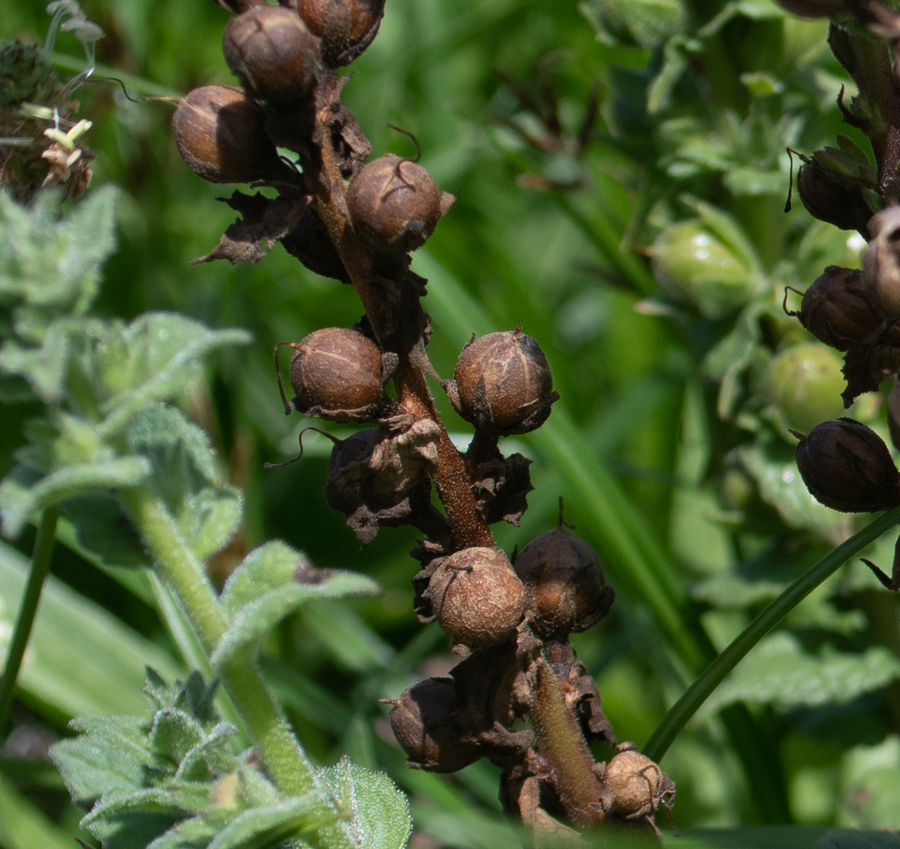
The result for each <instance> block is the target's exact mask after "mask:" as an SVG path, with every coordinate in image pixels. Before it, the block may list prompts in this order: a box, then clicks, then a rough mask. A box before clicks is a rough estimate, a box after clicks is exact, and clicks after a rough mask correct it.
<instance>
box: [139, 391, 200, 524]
mask: <svg viewBox="0 0 900 849" xmlns="http://www.w3.org/2000/svg"><path fill="white" fill-rule="evenodd" d="M128 443H129V446H130V448H131V450H132V451H133V452H134V453H135V454H139V455H141V456H142V457H145V458H146V459H147V460H148V461H149V463H150V469H151V472H150V480H149V484H150V486H151V488H152V489H153V491H154V492H155V493H156V495H157V497H159V498H160V499H161V500H162V501H163V502H165V504H166V506H167V507H168V508H169V510H170V511H171V512H172V514H173V515H175V516H177V515H180V513H181V511H182V509H183V504H184V502H185V500H186V499H187V498H188V497H189V496H190V495H191V494H192V493H195V492H198V491H199V490H201V489H203V488H204V487H207V486H210V485H212V484H214V483H215V482H216V465H215V455H214V454H213V452H212V450H211V448H210V446H209V440H208V439H207V437H206V434H205V433H204V432H203V431H202V430H201V429H200V428H199V427H197V425H195V424H192V423H191V422H189V421H188V420H187V418H186V417H185V416H184V414H183V413H182V412H181V411H180V410H177V409H175V408H174V407H168V406H165V405H163V404H154V405H153V406H150V407H147V408H146V409H144V410H142V411H141V412H140V413H138V414H137V415H136V416H134V418H133V419H132V420H131V423H130V425H129V428H128Z"/></svg>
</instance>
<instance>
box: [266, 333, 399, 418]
mask: <svg viewBox="0 0 900 849" xmlns="http://www.w3.org/2000/svg"><path fill="white" fill-rule="evenodd" d="M282 345H287V346H288V347H290V348H293V349H294V350H295V351H296V352H297V353H296V354H294V357H293V359H292V360H291V388H292V389H293V390H294V393H295V397H294V398H293V399H292V400H291V401H290V402H289V401H287V399H286V398H285V396H284V391H283V390H282V400H283V401H284V405H285V412H286V413H290V412H291V411H292V410H298V411H299V412H301V413H305V414H306V415H310V416H318V417H319V418H323V419H329V420H331V421H344V422H347V421H366V420H369V419H370V417H374V414H375V412H376V411H377V409H378V407H379V406H380V404H381V402H382V400H383V398H384V392H383V378H384V366H383V359H382V356H381V352H380V351H379V350H378V347H377V346H376V345H375V343H374V342H372V341H371V340H370V339H368V338H367V337H365V336H363V335H362V333H359V332H358V331H356V330H350V329H348V328H345V327H325V328H323V329H322V330H315V331H313V332H312V333H310V334H309V336H307V337H306V338H304V339H303V340H302V341H300V342H279V343H278V344H277V345H276V346H275V358H276V359H275V364H276V367H277V365H278V359H277V358H278V349H279V348H280V347H281V346H282ZM278 381H279V386H281V373H280V372H278Z"/></svg>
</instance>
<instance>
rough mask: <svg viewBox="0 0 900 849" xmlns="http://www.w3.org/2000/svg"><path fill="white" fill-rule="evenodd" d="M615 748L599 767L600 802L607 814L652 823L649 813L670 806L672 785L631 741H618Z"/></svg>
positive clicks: (673, 785) (672, 798)
mask: <svg viewBox="0 0 900 849" xmlns="http://www.w3.org/2000/svg"><path fill="white" fill-rule="evenodd" d="M616 748H617V749H618V754H617V755H616V756H615V757H614V758H613V759H612V760H611V761H610V762H609V763H608V764H607V765H606V767H605V768H602V769H601V770H600V772H601V775H600V780H601V781H602V783H603V795H602V797H601V800H600V804H601V806H602V807H603V809H604V810H605V811H606V812H607V813H609V814H613V815H616V816H619V817H622V818H623V819H629V820H631V819H639V818H641V817H644V818H646V819H647V820H648V821H649V822H650V823H651V824H653V814H654V813H656V809H657V808H658V807H659V806H660V805H663V806H664V807H665V808H666V809H671V807H672V805H673V803H674V799H675V784H674V783H673V782H672V780H671V779H670V778H669V777H668V776H667V775H666V774H665V773H664V772H663V771H662V770H661V769H660V768H659V767H658V766H657V765H656V764H655V763H654V762H653V761H651V760H650V758H648V757H647V756H646V755H642V754H641V753H640V752H638V751H637V747H636V746H635V745H634V743H620V744H619V745H618V746H617V747H616ZM653 827H654V829H656V826H655V825H654V826H653Z"/></svg>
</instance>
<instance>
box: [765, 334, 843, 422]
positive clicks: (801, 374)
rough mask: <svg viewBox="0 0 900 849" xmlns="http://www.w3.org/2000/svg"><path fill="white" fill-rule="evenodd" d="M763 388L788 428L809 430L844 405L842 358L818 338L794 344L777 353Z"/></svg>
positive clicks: (767, 370) (837, 412) (766, 375)
mask: <svg viewBox="0 0 900 849" xmlns="http://www.w3.org/2000/svg"><path fill="white" fill-rule="evenodd" d="M761 388H762V394H763V395H765V396H766V397H767V399H768V400H769V401H770V402H771V403H772V404H774V406H775V408H776V409H777V410H778V411H779V412H780V413H781V416H782V417H783V425H785V426H786V427H787V429H791V428H793V429H794V430H801V431H808V430H810V429H811V428H814V427H815V426H816V425H817V424H819V422H822V421H825V420H826V419H833V418H836V417H837V416H839V415H840V414H841V411H842V410H843V409H844V403H843V401H842V400H841V392H842V391H843V389H844V378H843V376H842V375H841V361H840V359H839V357H838V355H837V354H836V353H835V352H834V351H832V350H830V349H829V348H826V347H825V346H824V345H820V344H819V343H818V342H809V343H806V344H803V345H792V346H791V347H789V348H785V350H783V351H782V352H781V353H779V354H778V355H776V356H775V357H773V358H772V361H771V362H770V363H769V366H768V368H767V369H766V373H765V376H764V377H763V381H762V387H761Z"/></svg>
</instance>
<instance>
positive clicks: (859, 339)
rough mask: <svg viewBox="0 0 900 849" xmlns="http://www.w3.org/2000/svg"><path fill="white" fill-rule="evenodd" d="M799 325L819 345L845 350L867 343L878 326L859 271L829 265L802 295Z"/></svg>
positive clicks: (878, 316) (878, 318) (878, 321)
mask: <svg viewBox="0 0 900 849" xmlns="http://www.w3.org/2000/svg"><path fill="white" fill-rule="evenodd" d="M789 315H796V316H797V318H799V319H800V323H801V324H802V325H803V326H804V327H805V328H806V329H807V330H808V331H809V332H810V333H812V335H813V336H815V337H816V339H818V340H819V341H821V342H824V343H825V344H826V345H830V346H831V347H832V348H837V350H838V351H847V350H849V349H850V348H853V347H856V346H857V345H861V344H863V343H864V342H866V340H868V339H869V338H870V337H871V336H872V335H873V334H874V333H875V332H876V331H877V330H878V329H879V328H880V327H881V325H882V319H881V316H880V315H879V313H878V310H876V308H875V306H874V305H873V304H872V301H871V300H870V299H869V294H868V291H867V287H866V284H865V282H864V281H863V275H862V272H861V271H860V270H859V269H854V268H841V267H840V266H837V265H829V266H828V268H826V269H825V271H823V272H822V274H821V275H820V276H819V277H817V278H816V280H815V281H814V282H813V284H812V285H811V286H810V287H809V288H808V289H807V290H806V292H804V293H803V300H802V302H801V303H800V312H799V313H789Z"/></svg>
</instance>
